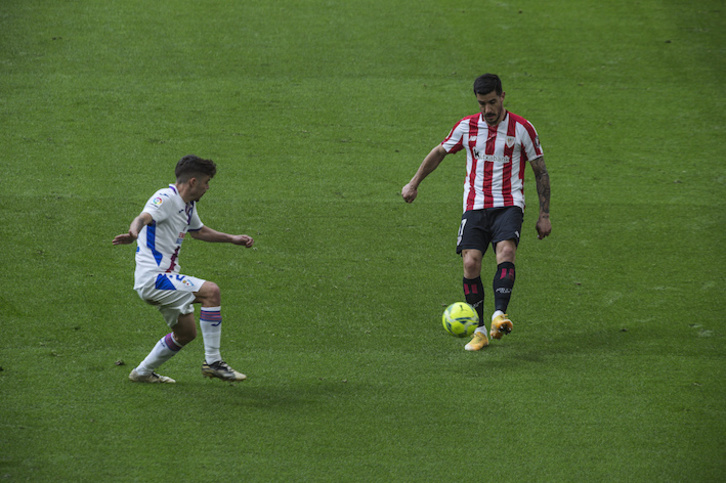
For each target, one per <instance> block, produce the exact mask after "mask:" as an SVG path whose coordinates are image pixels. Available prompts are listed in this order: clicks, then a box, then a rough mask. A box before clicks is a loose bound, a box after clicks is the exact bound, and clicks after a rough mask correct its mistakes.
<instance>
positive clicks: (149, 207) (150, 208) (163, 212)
mask: <svg viewBox="0 0 726 483" xmlns="http://www.w3.org/2000/svg"><path fill="white" fill-rule="evenodd" d="M173 210H174V204H173V203H172V201H171V198H169V195H168V194H166V193H164V192H163V191H157V192H156V193H154V195H153V196H152V197H151V198H149V201H147V202H146V205H144V209H143V210H141V211H142V212H143V213H148V214H150V215H151V218H152V219H153V220H154V223H159V222H161V221H163V220H165V219H167V218H169V216H170V215H171V214H172V212H173Z"/></svg>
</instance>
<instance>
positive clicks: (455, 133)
mask: <svg viewBox="0 0 726 483" xmlns="http://www.w3.org/2000/svg"><path fill="white" fill-rule="evenodd" d="M463 121H464V120H463V119H462V120H461V121H459V122H457V123H456V125H454V127H453V128H451V132H450V133H449V135H448V136H446V139H444V140H443V141H442V143H441V146H443V148H444V149H445V150H446V152H447V153H449V154H454V153H456V152H459V151H461V150H462V149H464V142H463V140H464V125H465V123H464V122H463Z"/></svg>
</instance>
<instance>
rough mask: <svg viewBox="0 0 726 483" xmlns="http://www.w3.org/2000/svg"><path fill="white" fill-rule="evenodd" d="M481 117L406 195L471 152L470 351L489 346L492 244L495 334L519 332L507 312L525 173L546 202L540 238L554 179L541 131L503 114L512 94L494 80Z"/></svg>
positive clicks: (453, 137)
mask: <svg viewBox="0 0 726 483" xmlns="http://www.w3.org/2000/svg"><path fill="white" fill-rule="evenodd" d="M474 94H475V95H476V99H477V101H478V103H479V110H480V112H479V114H475V115H473V116H468V117H465V118H464V119H462V120H461V121H459V122H457V123H456V125H455V126H454V128H453V129H452V130H451V132H450V133H449V135H448V136H447V137H446V139H445V140H444V141H443V142H442V143H441V144H439V145H438V146H436V147H435V148H433V149H432V150H431V152H430V153H429V154H428V155H427V156H426V157H425V158H424V160H423V161H422V162H421V165H420V166H419V168H418V170H417V171H416V174H415V175H414V177H413V178H412V179H411V181H410V182H409V183H408V184H406V185H405V186H404V187H403V189H402V190H401V195H402V196H403V199H404V200H405V201H406V202H407V203H412V202H413V200H415V199H416V196H417V195H418V187H419V185H420V184H421V182H422V181H423V180H424V178H426V176H428V175H429V174H431V172H433V171H434V170H435V169H436V168H437V167H438V165H439V164H440V163H441V161H442V160H443V159H444V157H445V156H446V155H447V154H453V153H456V152H457V151H460V150H462V149H463V150H465V151H466V164H467V166H466V179H465V181H464V203H463V205H464V214H463V215H462V218H461V225H460V227H459V236H458V242H457V247H456V251H457V253H459V254H460V255H461V256H462V259H463V262H464V281H463V282H464V296H465V298H466V301H467V303H469V304H470V305H472V306H473V307H474V308H475V309H476V311H477V313H478V314H479V327H478V328H477V329H476V331H475V332H474V335H473V336H472V339H471V341H470V342H469V343H468V344H467V345H466V346H465V348H466V350H470V351H476V350H481V349H482V348H484V347H486V346H488V345H489V339H488V338H487V328H486V326H485V325H484V317H483V315H484V287H483V284H482V281H481V263H482V257H483V256H484V254H485V253H486V250H487V247H488V245H489V244H490V243H491V245H492V247H493V249H494V252H495V255H496V260H497V271H496V273H495V275H494V280H493V283H492V285H493V290H494V308H495V311H494V313H493V314H492V319H491V320H492V323H491V330H490V331H489V336H490V337H491V338H493V339H501V338H502V336H503V335H505V334H509V333H510V332H511V331H512V321H511V320H510V319H509V316H508V315H507V314H506V311H507V307H508V306H509V300H510V297H511V293H512V288H513V287H514V259H515V254H516V251H517V245H518V244H519V237H520V232H521V227H522V218H523V214H524V170H525V165H526V164H527V162H529V164H530V166H532V170H533V171H534V177H535V181H536V183H537V194H538V196H539V217H538V219H537V223H536V225H535V228H536V230H537V234H538V238H539V239H540V240H541V239H543V238H544V237H546V236H548V235H549V234H550V232H551V231H552V225H551V224H550V180H549V174H548V173H547V167H546V166H545V162H544V157H543V154H542V147H541V146H540V143H539V137H538V136H537V131H535V129H534V126H532V124H531V123H529V122H528V121H527V120H526V119H524V118H523V117H520V116H517V115H515V114H513V113H511V112H508V111H507V110H506V109H505V108H504V96H505V93H504V91H503V90H502V82H501V80H500V79H499V77H498V76H496V75H495V74H484V75H482V76H480V77H478V78H477V79H476V80H475V81H474Z"/></svg>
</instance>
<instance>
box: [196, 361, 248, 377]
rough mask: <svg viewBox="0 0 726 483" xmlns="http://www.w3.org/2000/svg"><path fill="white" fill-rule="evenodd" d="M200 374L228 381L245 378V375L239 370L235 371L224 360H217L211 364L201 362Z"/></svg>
mask: <svg viewBox="0 0 726 483" xmlns="http://www.w3.org/2000/svg"><path fill="white" fill-rule="evenodd" d="M202 375H203V376H204V377H208V378H210V379H211V378H213V377H217V378H219V379H222V380H224V381H230V382H235V381H244V380H245V379H247V376H245V375H244V374H242V373H241V372H237V371H235V370H234V369H232V368H231V367H229V364H227V363H226V362H224V361H217V362H213V363H211V364H207V362H206V361H204V364H202Z"/></svg>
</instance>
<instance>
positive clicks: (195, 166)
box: [113, 155, 254, 383]
mask: <svg viewBox="0 0 726 483" xmlns="http://www.w3.org/2000/svg"><path fill="white" fill-rule="evenodd" d="M216 173H217V166H216V164H215V163H214V161H212V160H208V159H202V158H199V157H197V156H194V155H188V156H184V157H183V158H182V159H180V160H179V162H178V163H177V165H176V169H175V175H176V183H174V184H170V185H169V186H168V187H167V188H162V189H160V190H159V191H157V192H156V193H154V195H153V196H152V197H151V198H149V201H147V202H146V205H145V206H144V209H143V210H142V211H141V214H139V216H137V217H136V218H134V220H133V221H132V222H131V226H130V227H129V231H128V232H127V233H122V234H120V235H118V236H116V237H115V238H114V239H113V244H114V245H126V244H130V243H133V242H134V241H136V242H137V247H136V272H135V274H134V290H136V292H137V293H138V294H139V297H141V299H142V300H144V301H146V302H148V303H149V304H151V305H155V306H157V307H158V309H159V311H160V312H161V314H162V315H163V317H164V319H165V320H166V323H167V324H168V325H169V327H170V328H171V332H170V333H169V334H167V335H165V336H164V337H162V338H161V340H159V341H158V342H157V343H156V345H155V346H154V348H153V349H152V350H151V352H150V353H149V355H148V356H147V357H146V358H145V359H144V360H143V361H142V362H141V364H139V365H138V366H137V367H136V368H135V369H134V370H132V371H131V374H130V375H129V379H131V380H132V381H134V382H165V383H173V382H176V381H174V379H172V378H170V377H166V376H162V375H159V374H157V373H156V369H157V368H158V367H159V366H161V365H162V364H163V363H164V362H166V361H168V360H169V359H171V358H172V357H173V356H174V355H175V354H177V353H178V352H179V351H180V350H181V348H182V347H184V346H185V345H186V344H188V343H189V342H191V341H192V340H194V339H195V338H196V336H197V326H196V322H195V320H194V305H193V304H196V303H199V304H201V309H200V317H199V326H200V327H201V330H202V337H203V339H204V356H205V361H204V363H203V364H202V375H204V376H206V377H210V378H212V377H217V378H219V379H223V380H226V381H244V380H245V379H246V378H247V376H245V375H244V374H241V373H239V372H237V371H235V370H234V369H232V368H231V367H230V366H229V365H228V364H227V363H225V362H224V361H223V360H222V356H221V354H220V351H219V346H220V340H221V335H222V312H221V297H220V291H219V287H218V286H217V284H215V283H214V282H210V281H208V280H202V279H200V278H196V277H192V276H189V275H182V274H181V273H180V272H179V252H180V250H181V245H182V242H183V241H184V237H185V236H186V234H187V233H189V235H191V237H192V238H194V239H196V240H203V241H207V242H220V243H232V244H234V245H241V246H244V247H247V248H250V247H251V246H252V245H253V243H254V240H253V239H252V238H251V237H249V236H247V235H230V234H227V233H222V232H219V231H216V230H213V229H211V228H209V227H208V226H205V225H204V224H203V223H202V221H201V220H200V219H199V214H198V213H197V203H198V202H199V200H200V199H201V198H202V196H204V193H206V192H207V190H208V189H209V180H210V179H212V178H213V177H214V175H215V174H216Z"/></svg>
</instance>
